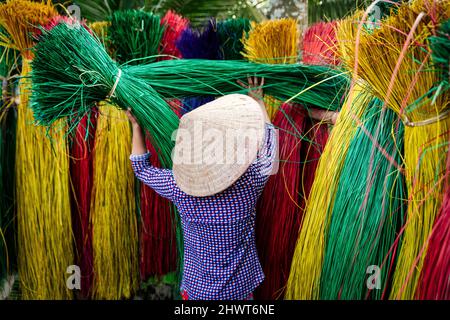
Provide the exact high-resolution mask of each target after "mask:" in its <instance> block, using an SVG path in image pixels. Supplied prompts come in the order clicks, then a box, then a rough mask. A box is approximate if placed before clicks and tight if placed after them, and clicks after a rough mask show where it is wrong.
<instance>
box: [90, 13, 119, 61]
mask: <svg viewBox="0 0 450 320" xmlns="http://www.w3.org/2000/svg"><path fill="white" fill-rule="evenodd" d="M110 25H111V21H96V22H93V23H91V24H90V25H89V28H90V29H91V30H92V32H93V33H94V34H95V35H96V36H97V38H98V40H99V41H100V43H101V44H102V45H103V47H104V48H105V50H107V51H108V52H109V53H110V55H114V54H113V51H112V50H111V48H112V45H111V39H110V38H108V29H109V27H110Z"/></svg>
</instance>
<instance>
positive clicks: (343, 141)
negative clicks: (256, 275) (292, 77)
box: [285, 85, 373, 300]
mask: <svg viewBox="0 0 450 320" xmlns="http://www.w3.org/2000/svg"><path fill="white" fill-rule="evenodd" d="M372 98H373V97H372V96H371V95H370V94H368V93H367V92H366V90H365V89H364V88H363V87H362V86H361V85H356V86H355V87H354V88H353V91H352V92H350V93H349V95H348V97H347V101H346V102H345V103H344V106H343V107H342V110H341V112H340V113H339V116H338V118H337V120H336V124H335V126H334V128H333V130H332V131H331V135H330V137H329V139H328V141H327V144H326V145H325V149H324V151H323V153H322V156H321V157H320V160H319V164H318V166H317V169H316V175H315V178H314V182H313V185H312V188H311V193H310V195H309V198H308V200H307V202H306V209H305V212H304V217H303V221H302V225H301V228H300V233H299V237H298V240H297V245H296V248H295V253H294V257H293V259H292V265H291V271H290V275H289V280H288V283H287V289H286V295H285V298H286V299H292V300H299V299H301V300H311V299H319V288H320V274H321V271H322V262H323V255H324V247H325V239H326V231H327V227H328V225H329V223H330V218H331V213H332V211H333V204H334V198H335V195H336V191H337V188H338V183H339V178H340V174H341V171H342V167H343V165H344V162H345V156H346V154H347V150H348V148H349V145H350V142H351V140H352V138H353V136H354V135H355V133H356V130H357V122H356V120H355V118H357V119H359V118H360V117H361V116H362V114H363V112H364V110H365V109H366V108H367V107H368V105H369V103H370V102H371V100H372Z"/></svg>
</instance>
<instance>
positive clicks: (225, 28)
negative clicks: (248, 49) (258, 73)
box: [217, 18, 251, 60]
mask: <svg viewBox="0 0 450 320" xmlns="http://www.w3.org/2000/svg"><path fill="white" fill-rule="evenodd" d="M250 27H251V25H250V20H249V19H246V18H237V19H227V20H224V21H220V22H219V23H217V35H218V37H219V44H220V55H221V57H222V59H224V60H242V59H243V58H244V57H243V56H242V52H243V51H244V44H243V43H242V38H243V37H246V36H247V34H248V32H249V30H250Z"/></svg>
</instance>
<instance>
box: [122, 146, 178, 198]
mask: <svg viewBox="0 0 450 320" xmlns="http://www.w3.org/2000/svg"><path fill="white" fill-rule="evenodd" d="M130 160H131V166H132V167H133V171H134V174H135V175H136V177H137V178H138V179H139V180H140V181H142V182H143V183H145V184H146V185H148V186H149V187H150V188H152V189H153V190H155V192H156V193H157V194H159V195H160V196H162V197H164V198H167V199H169V200H171V201H173V195H174V191H175V188H177V186H176V183H175V178H174V177H173V173H172V170H169V169H160V168H156V167H154V166H152V165H151V163H150V153H149V152H147V153H145V154H141V155H133V154H132V155H131V156H130Z"/></svg>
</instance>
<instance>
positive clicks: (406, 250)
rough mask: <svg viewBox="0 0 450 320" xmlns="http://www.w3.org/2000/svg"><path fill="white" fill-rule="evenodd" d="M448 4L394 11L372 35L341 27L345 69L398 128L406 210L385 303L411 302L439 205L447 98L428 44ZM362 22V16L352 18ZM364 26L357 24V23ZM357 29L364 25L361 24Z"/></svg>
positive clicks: (438, 0)
mask: <svg viewBox="0 0 450 320" xmlns="http://www.w3.org/2000/svg"><path fill="white" fill-rule="evenodd" d="M449 4H450V3H449V1H448V0H433V1H431V0H415V1H412V2H410V3H408V4H403V5H401V6H400V7H399V8H398V10H397V11H396V12H395V13H394V14H393V15H391V16H390V17H389V18H387V19H385V20H383V21H381V24H380V25H379V26H376V27H375V30H373V31H370V32H368V31H366V29H365V26H364V25H362V24H361V25H360V26H359V27H360V31H358V30H357V29H358V22H359V21H355V24H354V26H353V27H351V28H347V34H346V36H345V38H344V39H347V40H348V41H346V42H345V43H344V45H346V50H348V52H349V54H348V55H347V59H345V62H346V64H347V66H348V68H349V69H350V70H352V71H353V70H354V71H356V73H355V74H354V78H356V77H361V78H363V79H364V80H366V81H367V82H368V83H369V84H370V85H371V87H372V88H373V91H374V92H375V94H376V95H377V96H378V98H380V99H381V100H384V101H385V103H386V105H387V106H388V107H389V108H391V109H392V110H394V111H395V112H397V113H398V114H399V116H400V117H401V118H402V119H403V121H404V123H405V144H404V145H405V168H406V182H407V188H408V211H407V217H406V222H405V229H404V232H403V235H402V236H403V239H402V245H401V250H400V253H399V258H398V261H397V268H396V270H395V273H394V279H393V285H392V291H391V294H390V298H391V299H413V298H414V293H415V290H416V286H417V282H418V278H419V276H420V272H421V269H422V264H423V259H424V257H425V254H426V241H427V238H428V236H429V234H430V232H431V230H432V227H433V223H434V220H435V218H436V215H437V214H438V210H439V207H440V205H441V201H442V193H443V175H444V170H445V163H446V152H445V150H446V146H447V143H446V138H447V137H448V131H449V129H450V118H449V117H445V113H446V112H448V109H449V101H450V99H449V96H448V91H447V93H442V92H439V89H438V88H436V86H437V85H438V84H439V83H440V75H441V72H440V71H439V70H436V69H434V65H433V62H432V59H431V51H430V48H429V45H428V38H429V37H430V36H432V35H433V34H434V33H435V31H436V29H437V28H438V27H439V23H441V22H444V21H446V20H447V19H448V18H449V16H450V5H449ZM359 17H361V16H359ZM362 20H364V19H362ZM363 22H364V21H363Z"/></svg>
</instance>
